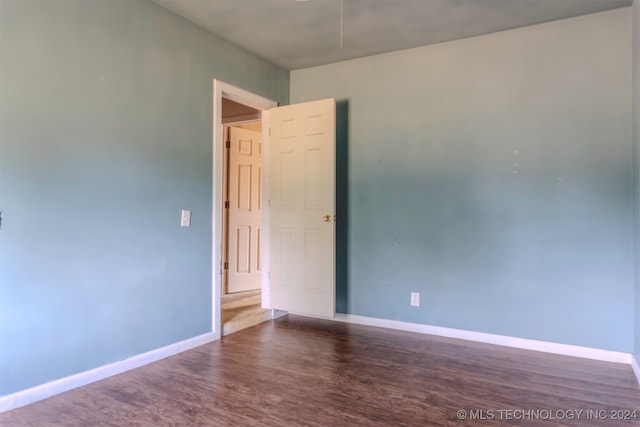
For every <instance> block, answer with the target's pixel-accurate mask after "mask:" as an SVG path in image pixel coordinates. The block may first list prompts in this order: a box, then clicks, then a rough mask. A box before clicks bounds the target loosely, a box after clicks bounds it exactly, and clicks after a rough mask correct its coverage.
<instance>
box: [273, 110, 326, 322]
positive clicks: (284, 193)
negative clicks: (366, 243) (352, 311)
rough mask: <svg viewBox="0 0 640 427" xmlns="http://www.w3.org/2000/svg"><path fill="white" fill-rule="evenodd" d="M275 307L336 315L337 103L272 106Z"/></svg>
mask: <svg viewBox="0 0 640 427" xmlns="http://www.w3.org/2000/svg"><path fill="white" fill-rule="evenodd" d="M269 115H270V126H271V141H270V144H271V153H270V157H271V167H270V170H271V173H270V192H269V193H270V242H271V244H270V260H271V262H270V267H271V274H270V277H271V284H270V289H271V290H270V292H271V308H275V309H279V310H284V311H288V312H291V313H296V314H303V315H310V316H318V317H327V318H330V317H333V316H334V314H335V100H334V99H324V100H320V101H312V102H306V103H302V104H295V105H288V106H284V107H279V108H273V109H271V110H270V112H269Z"/></svg>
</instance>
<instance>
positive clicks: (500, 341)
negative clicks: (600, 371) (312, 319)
mask: <svg viewBox="0 0 640 427" xmlns="http://www.w3.org/2000/svg"><path fill="white" fill-rule="evenodd" d="M334 319H335V320H337V321H340V322H347V323H357V324H359V325H368V326H378V327H380V328H387V329H397V330H401V331H408V332H417V333H421V334H429V335H437V336H441V337H448V338H457V339H462V340H467V341H476V342H482V343H487V344H495V345H501V346H505V347H514V348H521V349H525V350H534V351H542V352H545V353H553V354H561V355H564V356H573V357H582V358H585V359H594V360H600V361H605V362H614V363H625V364H631V363H632V359H633V357H632V355H631V354H629V353H622V352H617V351H609V350H600V349H597V348H590V347H580V346H576V345H568V344H557V343H552V342H546V341H536V340H530V339H525V338H515V337H508V336H504V335H494V334H486V333H483V332H473V331H465V330H462V329H452V328H444V327H441V326H430V325H422V324H419V323H409V322H401V321H398V320H386V319H377V318H374V317H365V316H357V315H354V314H341V313H337V314H336V315H335V317H334ZM636 366H637V365H636ZM636 376H638V371H636ZM638 378H639V379H640V376H638Z"/></svg>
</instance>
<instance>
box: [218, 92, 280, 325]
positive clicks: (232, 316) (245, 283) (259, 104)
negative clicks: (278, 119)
mask: <svg viewBox="0 0 640 427" xmlns="http://www.w3.org/2000/svg"><path fill="white" fill-rule="evenodd" d="M213 101H214V105H213V112H214V117H213V170H214V174H213V193H214V194H213V213H212V218H213V224H212V225H213V248H212V256H213V272H212V276H213V284H212V287H213V292H212V294H213V295H212V296H213V304H212V306H213V313H212V330H213V332H214V333H215V334H216V335H217V337H220V336H223V335H227V334H229V333H232V332H235V331H238V330H240V329H244V328H246V327H249V326H252V325H253V324H257V323H260V322H261V321H264V320H267V319H269V318H271V313H270V311H269V310H266V309H263V308H262V307H269V277H268V271H267V270H268V269H267V268H264V267H265V266H268V265H269V251H268V248H269V232H268V230H269V227H268V226H264V227H263V226H262V225H263V224H266V225H268V223H269V222H268V221H269V219H268V218H269V207H268V205H267V206H265V205H264V204H263V203H262V201H263V200H268V196H267V195H266V190H267V187H266V185H267V181H268V175H267V174H266V172H267V169H268V158H267V156H268V138H266V136H267V134H266V131H267V129H268V115H267V114H266V112H267V111H268V110H269V109H270V108H273V107H275V106H277V103H276V102H274V101H271V100H268V99H265V98H262V97H260V96H258V95H255V94H253V93H250V92H247V91H245V90H243V89H240V88H237V87H235V86H232V85H229V84H226V83H223V82H220V81H218V80H214V94H213ZM227 141H228V142H227ZM227 147H228V148H227ZM257 208H259V209H257Z"/></svg>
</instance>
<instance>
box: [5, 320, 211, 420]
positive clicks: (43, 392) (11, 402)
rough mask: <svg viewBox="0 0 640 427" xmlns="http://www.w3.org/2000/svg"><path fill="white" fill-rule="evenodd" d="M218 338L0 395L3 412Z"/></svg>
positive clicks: (197, 340) (191, 341)
mask: <svg viewBox="0 0 640 427" xmlns="http://www.w3.org/2000/svg"><path fill="white" fill-rule="evenodd" d="M215 338H216V337H215V334H213V333H211V332H209V333H206V334H203V335H199V336H197V337H193V338H189V339H187V340H184V341H180V342H177V343H175V344H170V345H168V346H166V347H162V348H158V349H156V350H151V351H148V352H146V353H142V354H138V355H137V356H133V357H130V358H128V359H125V360H121V361H119V362H115V363H111V364H109V365H104V366H100V367H98V368H95V369H91V370H90V371H85V372H81V373H79V374H75V375H71V376H68V377H65V378H61V379H59V380H55V381H52V382H49V383H45V384H42V385H39V386H36V387H32V388H28V389H26V390H22V391H19V392H16V393H13V394H9V395H6V396H2V397H0V413H2V412H6V411H9V410H11V409H16V408H20V407H21V406H26V405H29V404H31V403H34V402H37V401H39V400H43V399H46V398H47V397H51V396H54V395H56V394H59V393H63V392H65V391H69V390H72V389H74V388H77V387H81V386H83V385H87V384H90V383H92V382H95V381H100V380H102V379H105V378H107V377H111V376H113V375H118V374H120V373H122V372H126V371H129V370H131V369H135V368H139V367H141V366H144V365H146V364H149V363H152V362H156V361H158V360H160V359H164V358H166V357H169V356H173V355H175V354H178V353H182V352H183V351H187V350H191V349H192V348H195V347H199V346H201V345H203V344H207V343H209V342H211V341H214V340H215Z"/></svg>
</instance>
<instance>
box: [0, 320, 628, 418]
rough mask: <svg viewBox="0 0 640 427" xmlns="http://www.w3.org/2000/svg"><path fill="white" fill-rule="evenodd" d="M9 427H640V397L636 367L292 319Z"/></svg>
mask: <svg viewBox="0 0 640 427" xmlns="http://www.w3.org/2000/svg"><path fill="white" fill-rule="evenodd" d="M580 410H582V411H583V412H581V413H580V412H577V411H580ZM458 411H464V412H461V413H460V415H459V414H458ZM527 411H528V412H527ZM603 411H604V412H603ZM624 411H638V412H636V415H637V419H636V420H633V419H627V420H620V421H617V420H614V419H613V417H614V416H615V415H620V416H623V417H624V416H626V415H627V414H628V415H629V416H630V417H633V412H628V413H627V412H624ZM463 417H466V418H465V419H460V418H463ZM472 418H475V419H472ZM480 418H484V419H480ZM540 418H541V419H540ZM627 418H629V417H627ZM0 425H1V426H4V427H9V426H20V427H26V426H38V427H42V426H82V427H85V426H181V427H182V426H301V425H305V426H351V425H363V426H436V425H447V426H496V425H534V426H536V425H537V426H547V427H549V426H557V425H570V426H590V425H597V426H636V425H640V388H638V385H637V383H636V382H635V378H634V376H633V373H632V371H631V368H630V367H629V366H627V365H622V364H611V363H603V362H596V361H591V360H585V359H578V358H571V357H565V356H555V355H549V354H543V353H537V352H531V351H525V350H517V349H510V348H505V347H498V346H492V345H488V344H478V343H471V342H466V341H458V340H453V339H447V338H440V337H432V336H428V335H419V334H413V333H408V332H399V331H392V330H386V329H378V328H373V327H366V326H358V325H351V324H346V323H339V322H330V321H322V320H315V319H309V318H304V317H297V316H291V315H290V316H286V317H284V318H281V319H278V320H275V321H269V322H266V323H263V324H260V325H258V326H254V327H252V328H249V329H246V330H244V331H240V332H237V333H235V334H232V335H229V336H227V337H224V338H223V339H222V340H220V341H218V342H215V343H211V344H207V345H204V346H202V347H198V348H196V349H194V350H190V351H188V352H184V353H181V354H179V355H176V356H173V357H170V358H167V359H164V360H161V361H159V362H156V363H153V364H150V365H147V366H144V367H142V368H139V369H136V370H133V371H129V372H126V373H124V374H120V375H117V376H114V377H111V378H108V379H106V380H103V381H99V382H96V383H93V384H90V385H88V386H85V387H82V388H79V389H76V390H72V391H69V392H67V393H63V394H60V395H58V396H54V397H52V398H49V399H47V400H44V401H42V402H38V403H35V404H33V405H30V406H27V407H24V408H20V409H16V410H13V411H9V412H6V413H4V414H0Z"/></svg>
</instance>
